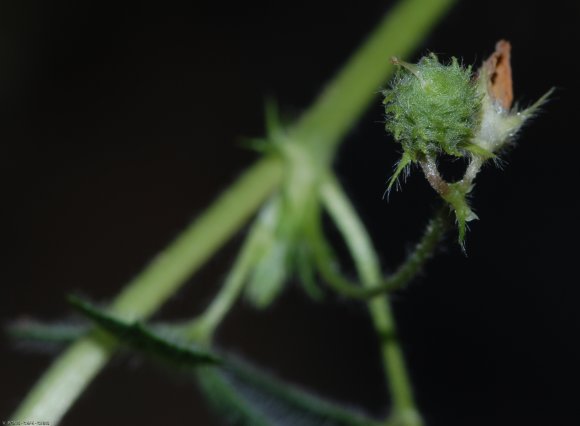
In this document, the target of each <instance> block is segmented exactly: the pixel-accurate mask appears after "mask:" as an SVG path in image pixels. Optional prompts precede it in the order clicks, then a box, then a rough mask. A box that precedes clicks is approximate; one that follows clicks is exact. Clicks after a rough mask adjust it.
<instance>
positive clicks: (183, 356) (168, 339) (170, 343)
mask: <svg viewBox="0 0 580 426" xmlns="http://www.w3.org/2000/svg"><path fill="white" fill-rule="evenodd" d="M69 303H70V304H71V305H72V306H74V307H75V308H76V309H77V310H78V311H79V312H80V313H82V314H83V315H85V316H86V317H87V318H89V319H90V320H92V321H93V322H94V323H96V324H97V325H98V326H99V327H101V328H102V329H103V330H105V331H107V332H108V333H110V334H112V335H113V336H115V337H116V338H118V339H119V340H120V341H121V343H124V344H126V345H128V346H130V347H133V348H135V349H137V350H139V351H142V352H144V353H147V354H149V355H154V356H157V357H159V358H161V359H164V360H168V361H171V362H173V363H177V364H180V365H186V366H192V367H195V366H198V365H204V364H219V363H221V362H222V360H221V359H220V358H219V357H217V356H216V355H214V354H213V353H211V352H209V351H207V350H205V349H202V348H199V347H198V346H196V345H193V344H190V343H183V342H180V341H179V340H177V339H175V337H174V333H165V334H166V335H161V334H160V333H159V332H156V331H153V330H152V329H151V328H149V327H147V326H146V325H144V324H143V323H140V322H126V321H123V320H121V319H119V318H116V317H114V316H112V315H110V314H108V313H106V312H105V311H103V310H100V309H98V308H96V307H94V306H93V305H91V304H90V303H88V302H86V301H84V300H82V299H80V298H78V297H75V296H69Z"/></svg>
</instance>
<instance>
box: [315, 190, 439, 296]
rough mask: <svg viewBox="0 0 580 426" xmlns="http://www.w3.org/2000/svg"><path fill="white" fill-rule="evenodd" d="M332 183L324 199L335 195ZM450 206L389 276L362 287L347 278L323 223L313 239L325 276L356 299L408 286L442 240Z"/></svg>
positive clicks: (434, 221) (329, 282) (317, 259)
mask: <svg viewBox="0 0 580 426" xmlns="http://www.w3.org/2000/svg"><path fill="white" fill-rule="evenodd" d="M332 186H333V184H330V185H329V186H328V187H327V186H325V185H323V186H322V188H321V190H322V191H321V192H322V198H323V200H324V199H325V198H326V197H332V196H333V189H332ZM446 210H447V209H440V210H439V211H438V212H437V213H436V214H435V216H434V217H433V218H432V219H431V220H430V221H429V224H428V225H427V227H426V228H425V232H424V234H423V236H422V237H421V240H420V241H419V242H418V243H417V244H416V245H415V248H414V250H413V251H412V252H411V253H410V254H409V256H407V259H406V260H405V261H404V262H403V263H402V264H401V265H399V267H398V268H397V270H396V271H395V272H394V273H393V274H392V275H390V276H387V277H381V280H380V281H379V282H377V283H375V284H374V285H372V286H367V287H366V288H365V287H362V286H361V285H360V283H356V282H353V281H351V280H349V279H347V278H345V277H344V276H343V275H342V274H341V272H340V270H338V269H336V268H337V262H336V259H335V257H334V256H333V253H332V249H331V247H330V246H329V245H328V244H327V242H326V239H325V238H324V235H322V232H321V229H320V227H318V228H315V229H314V230H313V232H312V237H311V243H312V247H313V250H314V260H315V262H316V265H317V267H318V270H319V271H320V273H321V275H322V277H323V278H324V280H325V281H326V282H327V283H328V285H330V286H331V287H332V288H333V289H334V290H335V291H336V292H338V293H340V294H342V295H343V296H347V297H351V298H353V299H363V300H367V299H371V298H373V297H376V296H378V295H380V294H383V293H386V292H392V291H396V290H399V289H401V288H403V287H405V286H406V285H407V284H408V283H409V282H411V281H412V280H413V279H414V278H415V277H416V276H417V275H418V274H419V273H420V272H421V271H422V269H423V267H424V265H425V263H426V262H427V260H429V259H430V258H431V257H432V255H433V253H434V252H435V249H436V248H437V245H438V244H439V242H440V241H441V240H442V238H443V236H444V234H445V230H446V229H447V220H446V217H447V213H446Z"/></svg>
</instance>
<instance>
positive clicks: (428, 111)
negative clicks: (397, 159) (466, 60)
mask: <svg viewBox="0 0 580 426" xmlns="http://www.w3.org/2000/svg"><path fill="white" fill-rule="evenodd" d="M394 61H395V63H396V64H397V65H400V66H401V67H400V68H399V71H398V72H397V74H396V76H395V78H394V79H393V81H392V82H391V85H390V88H389V89H387V90H385V91H384V92H383V94H384V96H385V100H384V104H385V112H386V126H385V127H386V129H387V131H389V132H390V133H392V135H393V136H394V138H395V140H396V141H397V142H399V143H401V145H402V147H403V150H404V151H405V153H406V154H407V155H408V156H409V157H410V158H411V160H412V161H416V160H417V156H418V155H420V154H425V155H437V154H439V153H441V152H444V153H446V154H449V155H453V156H456V157H463V156H465V154H466V151H465V148H466V147H467V146H468V145H469V144H470V140H471V138H472V136H473V134H474V132H475V131H476V129H477V126H478V122H479V117H480V109H481V98H482V96H481V93H480V91H479V90H478V87H477V84H476V83H475V82H474V81H473V79H472V73H471V67H466V68H464V67H462V66H461V65H460V64H459V63H458V61H457V59H456V58H452V60H451V63H450V64H448V65H445V64H442V63H440V62H439V60H438V59H437V56H435V54H433V53H432V54H430V55H428V56H425V57H423V58H422V59H421V60H420V61H419V62H418V63H417V64H414V65H413V64H407V63H405V62H402V61H399V60H397V59H394Z"/></svg>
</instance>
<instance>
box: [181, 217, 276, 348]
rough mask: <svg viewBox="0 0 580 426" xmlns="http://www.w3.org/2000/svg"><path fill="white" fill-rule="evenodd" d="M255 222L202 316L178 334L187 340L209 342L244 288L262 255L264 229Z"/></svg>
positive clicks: (259, 223) (185, 326)
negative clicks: (260, 254)
mask: <svg viewBox="0 0 580 426" xmlns="http://www.w3.org/2000/svg"><path fill="white" fill-rule="evenodd" d="M263 228H264V224H263V223H262V222H261V221H260V220H259V219H258V220H256V221H255V222H254V224H253V225H252V228H251V230H250V232H249V234H248V235H247V237H246V239H245V241H244V244H243V246H242V248H241V249H240V252H239V254H238V256H237V258H236V260H235V262H234V265H233V266H232V268H231V269H230V271H229V273H228V275H227V277H226V279H225V281H224V284H223V286H222V287H221V289H220V291H219V292H218V294H217V295H216V296H215V297H214V299H213V300H212V302H211V304H210V305H209V306H208V307H207V308H206V310H205V311H204V312H203V314H202V315H201V316H199V317H198V318H195V319H194V320H193V321H191V323H188V324H185V325H184V326H183V328H182V332H181V334H182V335H183V337H184V338H186V339H188V340H195V341H197V342H205V343H209V342H210V341H211V340H212V337H213V334H214V332H215V330H216V329H217V327H218V326H219V324H220V323H221V322H222V321H223V319H224V317H225V316H226V314H227V313H228V312H229V310H230V309H231V307H232V306H233V305H234V303H235V301H236V300H237V298H238V297H239V295H240V293H241V292H242V290H243V288H244V283H245V282H246V280H247V278H248V275H249V273H250V271H251V268H252V266H253V265H255V263H256V260H257V259H256V256H257V255H258V254H259V253H260V252H261V249H262V243H263V241H264V237H265V235H264V234H265V233H267V230H265V229H263Z"/></svg>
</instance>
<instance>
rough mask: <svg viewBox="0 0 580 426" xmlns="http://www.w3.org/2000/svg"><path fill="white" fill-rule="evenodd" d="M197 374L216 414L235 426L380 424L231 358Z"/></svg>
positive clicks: (365, 425)
mask: <svg viewBox="0 0 580 426" xmlns="http://www.w3.org/2000/svg"><path fill="white" fill-rule="evenodd" d="M227 359H228V360H227V361H226V362H225V363H224V364H223V368H220V369H215V368H203V369H200V370H198V372H197V374H198V377H199V380H200V384H201V387H202V389H203V391H204V392H205V394H206V395H207V397H208V398H209V400H210V402H211V403H212V404H213V406H214V408H215V409H216V411H217V412H218V413H219V414H221V415H224V416H225V417H226V419H227V420H228V421H229V422H230V423H231V424H236V425H247V426H250V425H251V426H254V425H276V426H294V425H300V426H320V425H324V426H363V425H364V426H370V425H378V424H379V422H377V421H375V420H372V419H369V418H368V417H365V416H363V415H361V414H359V413H357V412H356V411H351V410H348V409H345V408H342V407H340V406H339V405H337V404H335V403H332V402H329V401H327V400H324V399H322V398H319V397H317V396H315V395H312V394H311V393H308V392H306V391H304V390H302V389H299V388H297V387H294V386H291V385H289V384H287V383H284V382H282V381H279V380H277V379H275V378H273V377H272V376H270V375H268V374H266V373H264V372H262V371H260V370H258V369H257V368H256V367H254V366H250V365H249V364H247V363H245V362H241V361H239V360H234V359H232V358H231V357H230V358H227Z"/></svg>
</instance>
